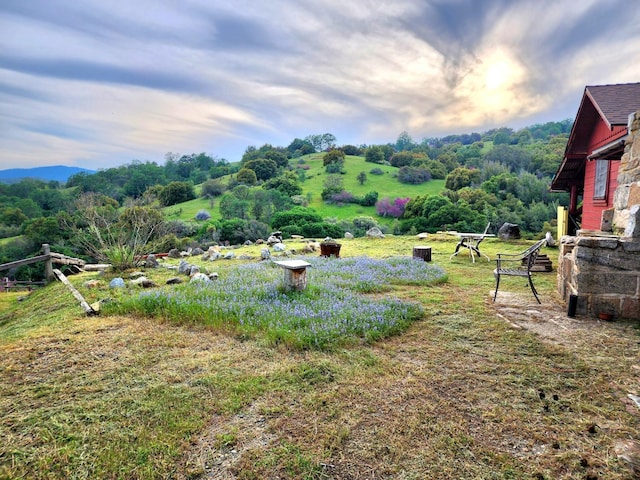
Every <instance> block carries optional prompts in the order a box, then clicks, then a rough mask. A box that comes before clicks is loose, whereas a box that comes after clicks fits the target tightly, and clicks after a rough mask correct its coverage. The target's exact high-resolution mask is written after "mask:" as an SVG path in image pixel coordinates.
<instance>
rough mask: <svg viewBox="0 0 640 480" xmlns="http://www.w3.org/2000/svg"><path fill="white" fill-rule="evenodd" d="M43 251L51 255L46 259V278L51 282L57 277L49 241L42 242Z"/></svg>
mask: <svg viewBox="0 0 640 480" xmlns="http://www.w3.org/2000/svg"><path fill="white" fill-rule="evenodd" d="M42 253H43V254H44V255H49V258H47V259H46V260H45V261H44V278H45V280H46V281H47V282H51V281H52V280H54V278H55V277H54V275H53V262H52V261H51V248H50V247H49V244H48V243H43V244H42Z"/></svg>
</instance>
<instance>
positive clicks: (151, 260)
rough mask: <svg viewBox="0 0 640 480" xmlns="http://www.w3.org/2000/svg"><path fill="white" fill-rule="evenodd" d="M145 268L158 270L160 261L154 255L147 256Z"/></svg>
mask: <svg viewBox="0 0 640 480" xmlns="http://www.w3.org/2000/svg"><path fill="white" fill-rule="evenodd" d="M144 266H145V268H157V267H158V259H157V258H156V256H155V255H154V254H153V253H152V254H151V255H147V259H146V260H145V261H144Z"/></svg>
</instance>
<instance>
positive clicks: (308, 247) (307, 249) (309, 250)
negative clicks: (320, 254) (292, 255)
mask: <svg viewBox="0 0 640 480" xmlns="http://www.w3.org/2000/svg"><path fill="white" fill-rule="evenodd" d="M313 252H315V249H314V248H312V247H311V244H310V243H307V244H306V245H305V246H304V247H302V253H305V254H309V253H313Z"/></svg>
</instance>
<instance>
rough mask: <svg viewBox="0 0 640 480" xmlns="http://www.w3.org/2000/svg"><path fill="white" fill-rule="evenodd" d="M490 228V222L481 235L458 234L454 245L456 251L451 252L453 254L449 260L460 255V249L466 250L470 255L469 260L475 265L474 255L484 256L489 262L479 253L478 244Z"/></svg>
mask: <svg viewBox="0 0 640 480" xmlns="http://www.w3.org/2000/svg"><path fill="white" fill-rule="evenodd" d="M490 226H491V222H489V223H487V227H486V228H485V229H484V232H482V233H461V234H459V235H460V240H459V241H458V244H457V245H456V251H455V252H453V254H452V255H451V256H450V257H449V260H451V259H452V258H453V257H455V256H456V255H458V253H460V248H468V249H469V254H470V255H471V260H472V261H473V263H476V259H475V257H474V256H473V254H474V253H475V254H476V255H478V257H481V256H484V257H485V258H486V259H487V261H488V262H490V261H491V259H490V258H489V257H488V256H487V255H485V254H484V253H482V252H480V243H482V241H483V240H484V239H485V237H486V236H487V232H488V231H489V227H490Z"/></svg>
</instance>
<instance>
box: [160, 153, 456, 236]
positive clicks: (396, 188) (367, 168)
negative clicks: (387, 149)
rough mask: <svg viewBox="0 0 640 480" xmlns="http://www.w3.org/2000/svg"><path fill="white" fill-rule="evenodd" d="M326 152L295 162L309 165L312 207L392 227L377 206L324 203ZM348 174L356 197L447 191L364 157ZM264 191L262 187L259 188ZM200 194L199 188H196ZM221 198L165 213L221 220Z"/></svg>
mask: <svg viewBox="0 0 640 480" xmlns="http://www.w3.org/2000/svg"><path fill="white" fill-rule="evenodd" d="M323 155H324V154H323V153H314V154H311V155H305V156H304V157H301V158H296V159H293V160H291V162H290V163H291V165H292V166H293V167H297V166H305V167H308V170H305V176H306V179H305V180H304V181H303V182H302V183H301V186H302V195H303V196H310V198H311V201H310V203H309V206H310V207H312V208H314V209H315V210H317V211H318V213H319V214H320V215H321V216H322V217H324V218H337V219H339V220H341V219H351V218H354V217H356V216H361V215H366V216H370V217H374V218H376V219H377V220H378V222H379V223H381V224H385V223H386V224H390V223H392V222H393V219H391V218H382V217H378V216H377V215H376V209H375V207H373V206H371V207H363V206H361V205H356V204H346V205H335V204H334V205H330V204H327V203H325V202H324V201H323V200H322V197H321V194H322V190H323V188H324V182H325V180H326V178H327V176H328V174H326V173H325V169H324V166H323V165H322V157H323ZM373 168H379V169H380V170H382V171H383V172H384V173H383V174H382V175H374V174H371V173H370V172H371V169H373ZM344 170H345V173H344V174H343V175H340V178H342V179H343V181H344V188H345V190H347V191H348V192H351V193H352V194H353V195H355V196H358V197H361V196H364V195H365V194H366V193H368V192H371V191H376V192H378V198H379V199H383V198H385V197H388V198H390V199H395V198H399V197H403V198H404V197H412V198H413V197H416V196H418V195H435V194H438V193H439V192H440V191H441V190H443V189H444V180H431V181H429V182H426V183H423V184H421V185H408V184H404V183H400V182H399V181H398V179H397V178H396V175H397V172H398V168H396V167H392V166H386V165H376V164H373V163H367V162H365V159H364V157H359V156H347V157H346V160H345V168H344ZM360 172H365V174H366V175H367V180H366V182H365V183H364V184H363V185H360V183H359V182H358V180H357V176H358V174H359V173H360ZM220 180H221V181H222V182H225V183H226V182H228V181H229V177H228V176H226V177H222V178H221V179H220ZM255 188H261V187H255ZM196 191H199V186H198V187H196ZM218 202H219V199H214V206H213V208H212V207H211V202H210V200H207V199H202V198H197V199H195V200H190V201H188V202H184V203H180V204H178V205H173V206H171V207H167V208H166V209H165V213H166V214H167V217H168V218H169V219H180V220H184V221H193V219H194V217H195V215H196V213H198V211H199V210H207V211H208V212H209V213H210V214H211V217H212V218H213V219H214V220H215V219H219V218H220V211H219V208H218Z"/></svg>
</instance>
